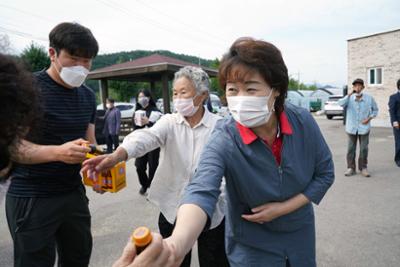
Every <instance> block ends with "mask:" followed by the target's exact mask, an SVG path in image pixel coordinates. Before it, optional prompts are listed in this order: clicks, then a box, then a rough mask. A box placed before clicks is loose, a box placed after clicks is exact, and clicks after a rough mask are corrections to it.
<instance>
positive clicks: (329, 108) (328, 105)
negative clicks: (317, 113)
mask: <svg viewBox="0 0 400 267" xmlns="http://www.w3.org/2000/svg"><path fill="white" fill-rule="evenodd" d="M341 98H343V96H342V95H331V96H329V98H328V100H327V101H326V102H325V106H324V110H325V115H326V117H327V118H328V120H330V119H332V118H333V117H334V116H343V107H342V106H340V105H339V104H338V101H339V99H341Z"/></svg>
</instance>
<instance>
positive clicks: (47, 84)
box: [8, 71, 96, 197]
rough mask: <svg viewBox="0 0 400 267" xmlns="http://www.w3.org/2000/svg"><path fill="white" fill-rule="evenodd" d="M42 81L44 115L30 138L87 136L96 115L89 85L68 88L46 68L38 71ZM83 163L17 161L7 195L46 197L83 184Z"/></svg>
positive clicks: (45, 141) (55, 140)
mask: <svg viewBox="0 0 400 267" xmlns="http://www.w3.org/2000/svg"><path fill="white" fill-rule="evenodd" d="M35 75H36V78H37V80H38V84H39V90H40V93H39V95H40V100H41V104H42V112H43V114H42V118H41V121H40V123H39V125H38V129H35V130H34V131H33V132H34V133H33V134H28V136H27V138H26V139H27V140H29V141H32V142H34V143H36V144H40V145H62V144H64V143H66V142H69V141H72V140H75V139H78V138H86V131H87V129H88V126H89V123H92V124H94V121H95V116H96V99H95V94H94V93H93V91H92V90H91V89H89V88H88V87H87V86H85V85H82V86H80V87H77V88H72V89H68V88H65V87H63V86H61V85H59V84H58V83H56V82H55V81H54V80H53V79H52V78H51V77H50V76H49V75H48V74H47V72H46V71H41V72H38V73H36V74H35ZM80 168H81V165H80V164H66V163H63V162H49V163H43V164H35V165H24V164H15V166H14V167H13V170H12V171H11V177H12V180H11V185H10V188H9V190H8V195H10V196H18V197H46V196H52V195H56V194H60V193H66V192H70V191H72V190H74V189H75V188H76V187H78V186H79V185H81V184H82V178H81V175H80Z"/></svg>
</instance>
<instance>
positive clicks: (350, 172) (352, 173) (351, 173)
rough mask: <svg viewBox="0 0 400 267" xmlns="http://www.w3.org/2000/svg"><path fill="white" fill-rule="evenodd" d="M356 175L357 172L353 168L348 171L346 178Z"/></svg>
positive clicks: (345, 174)
mask: <svg viewBox="0 0 400 267" xmlns="http://www.w3.org/2000/svg"><path fill="white" fill-rule="evenodd" d="M354 174H356V171H355V170H354V169H352V168H348V169H347V171H346V172H345V173H344V176H352V175H354Z"/></svg>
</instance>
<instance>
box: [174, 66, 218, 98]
mask: <svg viewBox="0 0 400 267" xmlns="http://www.w3.org/2000/svg"><path fill="white" fill-rule="evenodd" d="M182 77H185V78H187V79H188V80H189V81H191V82H192V83H193V86H194V88H196V93H197V94H200V93H203V92H208V91H209V90H210V78H209V77H208V74H207V73H206V72H205V71H204V70H203V69H201V68H199V67H193V66H185V67H183V68H181V69H180V70H178V71H177V72H175V76H174V81H173V83H172V84H174V83H175V81H176V80H178V79H179V78H182Z"/></svg>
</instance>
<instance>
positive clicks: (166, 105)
mask: <svg viewBox="0 0 400 267" xmlns="http://www.w3.org/2000/svg"><path fill="white" fill-rule="evenodd" d="M161 83H162V95H163V105H164V113H171V107H170V104H169V88H168V74H167V73H163V75H162V76H161Z"/></svg>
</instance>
